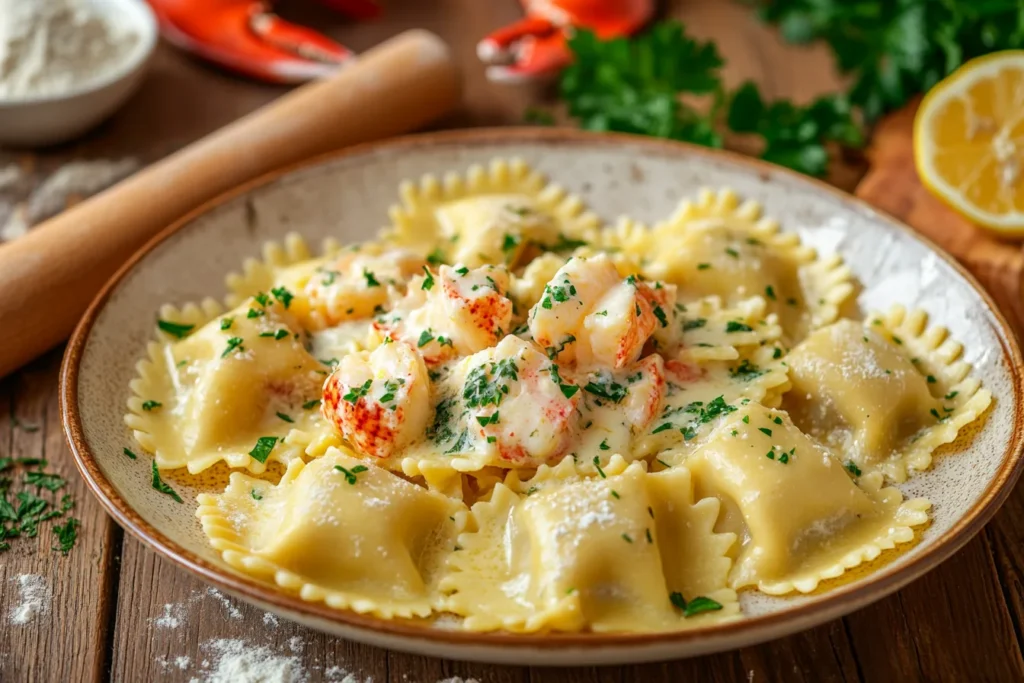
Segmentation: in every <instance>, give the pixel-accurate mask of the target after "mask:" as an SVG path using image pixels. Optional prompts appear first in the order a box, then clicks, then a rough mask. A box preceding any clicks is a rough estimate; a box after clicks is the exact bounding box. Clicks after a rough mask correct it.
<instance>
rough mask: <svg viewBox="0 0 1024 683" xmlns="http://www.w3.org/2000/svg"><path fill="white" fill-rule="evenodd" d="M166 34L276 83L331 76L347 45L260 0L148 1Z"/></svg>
mask: <svg viewBox="0 0 1024 683" xmlns="http://www.w3.org/2000/svg"><path fill="white" fill-rule="evenodd" d="M149 4H150V5H151V6H152V7H153V10H154V11H155V12H156V15H157V18H158V19H159V20H160V28H161V30H162V33H163V35H164V37H165V38H167V39H168V40H169V41H170V42H172V43H174V44H175V45H177V46H178V47H181V48H183V49H185V50H188V51H190V52H193V53H195V54H197V55H199V56H200V57H202V58H203V59H207V60H209V61H211V62H214V63H216V64H219V65H221V66H223V67H225V68H227V69H231V70H232V71H237V72H240V73H243V74H246V75H248V76H253V77H255V78H260V79H263V80H266V81H272V82H275V83H300V82H302V81H308V80H311V79H314V78H320V77H322V76H327V75H330V74H331V73H333V72H335V71H336V70H337V69H338V68H339V67H340V66H341V65H342V64H344V63H345V62H346V61H348V60H349V59H351V57H352V56H353V53H352V51H351V50H349V49H348V48H346V47H344V46H342V45H339V44H338V43H335V42H334V41H333V40H331V39H330V38H327V37H326V36H324V35H321V34H319V33H317V32H316V31H312V30H310V29H307V28H303V27H301V26H298V25H296V24H291V23H288V22H286V21H284V20H282V19H280V18H278V16H277V15H276V14H274V13H273V12H272V11H271V9H270V5H269V4H268V3H266V2H261V1H260V0H149Z"/></svg>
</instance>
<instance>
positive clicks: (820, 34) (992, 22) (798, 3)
mask: <svg viewBox="0 0 1024 683" xmlns="http://www.w3.org/2000/svg"><path fill="white" fill-rule="evenodd" d="M757 4H758V5H759V13H760V14H761V16H762V18H764V19H765V20H766V21H769V22H772V23H775V24H778V27H779V30H780V32H781V33H782V36H783V37H784V38H785V39H786V40H787V41H789V42H792V43H807V42H810V41H813V40H818V39H821V40H824V41H825V42H826V43H828V45H829V46H830V47H831V48H832V51H833V53H834V54H835V58H836V65H837V66H838V68H839V70H840V71H842V72H843V73H844V74H850V75H852V76H853V78H854V84H853V87H852V89H851V90H850V93H849V97H850V102H851V104H853V105H854V106H856V107H859V108H861V110H862V111H863V113H864V117H865V119H866V120H867V121H869V122H870V121H874V120H875V119H877V118H878V117H879V116H881V115H882V114H885V113H886V112H889V111H892V110H893V109H896V108H898V107H900V106H902V105H903V104H904V103H906V102H907V100H909V99H910V98H911V97H913V96H914V95H916V94H917V93H921V92H925V91H927V90H928V89H929V88H931V87H932V86H934V85H935V84H936V83H938V82H939V81H940V80H942V79H943V78H945V77H946V76H947V75H949V74H950V73H951V72H952V71H953V70H955V69H956V68H957V67H958V66H960V65H961V64H963V63H964V61H966V60H968V59H971V58H973V57H977V56H979V55H983V54H987V53H989V52H994V51H996V50H1007V49H1013V48H1020V47H1024V2H1022V0H757Z"/></svg>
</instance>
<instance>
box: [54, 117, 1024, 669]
mask: <svg viewBox="0 0 1024 683" xmlns="http://www.w3.org/2000/svg"><path fill="white" fill-rule="evenodd" d="M523 143H535V144H548V145H562V144H573V145H591V146H620V145H627V144H628V145H631V146H634V147H648V148H650V149H651V150H652V151H653V150H657V151H660V152H661V153H663V154H667V155H681V156H702V157H709V158H716V157H717V158H718V159H723V160H725V161H727V162H729V163H731V164H735V165H740V166H746V167H747V168H749V169H751V170H753V171H755V172H756V173H757V174H758V175H760V176H761V177H763V178H767V176H769V175H776V174H787V175H789V176H790V177H791V180H796V181H798V182H800V183H803V184H805V185H806V186H808V189H809V191H813V192H819V193H828V194H831V195H833V196H834V197H835V198H836V199H837V200H838V201H840V202H841V203H843V204H845V205H846V206H848V207H849V208H850V209H851V210H852V211H854V212H857V213H859V214H861V215H863V216H866V217H868V218H870V219H871V220H874V221H877V222H881V223H885V224H886V225H887V226H888V227H890V228H892V229H894V230H898V231H901V232H903V233H907V234H908V235H909V236H910V237H911V238H912V239H914V240H917V241H918V242H921V243H922V244H923V245H924V246H926V247H927V248H928V249H929V250H930V251H932V252H934V253H935V254H937V255H938V256H939V257H940V258H941V259H943V260H944V261H946V262H947V263H948V264H949V265H950V266H951V267H952V268H953V269H954V270H956V271H957V272H958V273H959V274H960V275H961V276H962V277H963V278H964V279H965V280H966V281H967V283H968V284H969V285H970V286H971V287H972V288H973V289H974V290H975V292H976V294H977V295H978V296H979V298H980V299H981V300H982V301H983V302H984V303H985V305H986V307H987V308H988V310H989V312H990V313H991V315H992V318H993V319H994V321H995V322H996V323H997V325H998V332H999V334H998V335H997V336H998V337H999V339H1000V345H1001V349H1000V351H1001V353H1002V357H1003V359H1004V360H1005V361H1006V367H1007V372H1008V374H1009V375H1010V377H1011V378H1012V380H1013V393H1014V396H1013V399H1014V420H1013V422H1014V423H1013V432H1012V436H1011V439H1010V441H1009V443H1008V444H1007V446H1006V450H1005V451H1004V453H1003V462H1002V464H1001V465H1000V467H999V469H998V471H997V472H996V474H995V476H994V477H993V479H992V482H991V483H990V485H989V486H988V488H987V489H986V490H985V491H984V492H983V494H982V495H981V496H980V497H979V499H978V500H977V501H976V502H975V504H974V505H973V507H971V508H970V509H969V510H968V511H967V512H966V513H965V514H963V515H962V516H961V518H960V519H959V520H957V521H956V522H955V523H954V524H953V526H952V527H951V528H950V529H949V530H948V531H947V532H946V533H945V534H944V536H943V537H941V538H939V539H937V540H936V541H935V542H934V544H933V545H932V546H931V547H930V548H928V549H926V550H925V551H923V552H922V553H921V554H920V555H918V556H916V557H914V558H913V559H911V560H910V561H909V562H907V563H906V564H904V565H900V566H896V567H892V566H890V567H882V568H880V569H879V570H878V571H877V572H875V573H873V574H872V575H871V577H870V578H868V579H865V580H860V581H857V582H854V583H851V584H848V585H844V586H839V587H837V588H835V589H833V590H832V591H830V592H829V593H828V594H827V595H826V596H824V597H823V598H822V599H820V600H817V601H815V602H812V603H808V604H802V605H796V606H794V607H793V608H791V609H786V610H782V611H779V612H776V613H772V614H766V615H761V616H756V617H748V618H744V619H741V620H737V621H734V622H727V623H722V624H717V625H712V626H708V627H703V628H700V629H693V630H688V631H679V632H668V633H652V634H647V633H637V634H590V633H588V634H573V633H545V634H533V635H518V634H507V633H472V632H463V631H455V630H447V629H438V628H424V627H423V626H422V625H416V624H412V623H405V622H401V621H390V620H385V619H380V618H377V617H373V616H369V615H361V614H356V613H355V612H351V611H346V610H336V609H332V608H330V607H327V606H326V605H323V604H319V603H310V602H306V601H303V600H302V599H300V598H298V597H297V596H293V595H289V594H287V593H284V592H281V591H279V590H277V589H276V588H275V587H273V586H271V585H269V584H265V583H261V582H258V581H256V580H253V579H250V578H247V577H244V576H241V575H238V574H234V573H231V572H230V571H228V570H227V569H226V568H224V567H221V566H218V565H216V564H213V563H211V562H208V561H207V560H205V559H203V558H201V557H198V556H197V555H195V554H194V553H192V552H190V551H188V550H186V549H185V548H183V547H181V546H180V545H178V544H177V543H175V542H174V541H173V540H171V539H170V538H168V537H167V536H165V535H164V534H163V533H161V532H160V531H158V530H157V529H156V528H154V527H153V526H152V525H150V524H149V523H148V522H147V521H146V520H145V519H144V518H143V517H142V516H141V515H140V514H139V513H138V512H136V511H135V509H134V508H132V507H131V506H130V505H129V504H128V503H127V502H126V501H125V500H124V499H122V498H121V496H120V495H119V494H118V493H117V491H116V489H115V488H114V487H113V485H112V484H111V482H110V481H109V480H108V479H107V478H106V476H105V475H104V474H103V472H102V470H101V469H100V466H99V464H98V462H97V460H96V458H95V456H94V454H93V453H92V451H91V450H90V448H89V445H88V443H87V442H86V439H85V434H84V430H83V427H82V419H81V414H80V412H79V408H78V379H79V372H80V369H81V360H82V357H83V351H84V349H85V346H86V343H87V341H88V338H89V334H90V332H91V330H92V328H93V325H94V324H95V322H96V320H97V318H98V316H99V313H100V312H101V310H102V309H103V307H104V305H105V304H106V302H107V300H108V298H109V297H110V295H111V294H112V293H113V292H114V290H115V289H116V288H117V286H118V284H119V283H120V282H121V281H122V279H124V278H125V276H126V275H127V274H128V273H129V272H130V271H131V270H132V269H134V268H135V267H136V265H138V264H139V263H140V261H142V259H143V258H144V257H145V256H146V255H147V254H149V253H150V252H151V251H153V250H154V249H155V248H156V247H157V246H158V245H160V244H161V243H162V242H163V241H164V240H166V239H167V238H168V237H170V236H171V235H173V234H175V233H177V232H178V231H179V230H182V229H184V228H185V227H186V226H188V225H190V224H192V222H193V221H194V220H195V219H196V218H198V217H199V216H201V215H203V214H205V213H207V212H209V211H211V210H213V209H215V208H216V207H219V206H221V205H222V204H224V203H226V202H228V201H231V200H233V199H235V198H237V197H240V196H242V195H245V194H247V193H249V192H251V191H253V190H256V189H258V188H261V187H263V186H265V185H268V184H270V183H272V182H274V181H275V180H277V179H279V178H281V177H283V176H286V175H288V174H290V173H292V172H295V171H298V170H300V169H308V168H312V167H315V166H319V165H321V164H325V163H329V162H333V161H338V160H342V159H347V158H354V157H359V156H361V155H367V156H369V155H371V154H373V153H376V152H401V151H403V150H412V149H419V148H423V147H443V146H474V145H481V144H488V145H502V146H507V147H510V148H514V147H515V145H517V144H523ZM510 153H511V154H514V151H511V152H510ZM1022 371H1024V360H1022V356H1021V351H1020V348H1019V346H1018V344H1017V340H1016V337H1015V335H1014V333H1013V331H1012V330H1011V328H1010V326H1009V324H1008V323H1007V321H1006V319H1005V317H1004V316H1003V315H1002V313H1001V312H1000V311H999V309H998V307H997V306H996V304H995V302H994V301H993V299H992V297H991V296H989V294H988V292H986V291H985V289H984V288H983V287H982V286H981V285H980V284H979V283H978V282H977V280H976V279H975V278H974V276H973V275H971V274H970V273H969V272H968V271H967V270H966V269H964V268H963V267H962V266H961V265H960V264H959V263H958V262H957V261H956V260H955V259H953V258H952V257H951V256H949V255H948V254H947V253H945V252H944V251H943V250H942V249H940V248H939V247H938V246H937V245H935V244H934V243H933V242H931V241H930V240H928V239H926V238H924V237H922V236H921V235H919V234H918V233H916V232H914V231H913V230H912V229H911V228H909V227H907V226H906V225H904V224H903V223H901V222H900V221H898V220H896V219H895V218H893V217H891V216H889V215H888V214H886V213H884V212H882V211H879V210H878V209H876V208H874V207H872V206H870V205H869V204H867V203H866V202H864V201H862V200H859V199H857V198H855V197H852V196H850V195H848V194H846V193H844V192H842V191H840V190H838V189H836V188H833V187H831V186H829V185H827V184H825V183H824V182H822V181H819V180H815V179H813V178H809V177H806V176H802V175H800V174H798V173H795V172H792V171H789V170H787V169H784V168H780V167H778V166H775V165H772V164H768V163H766V162H763V161H759V160H757V159H752V158H749V157H745V156H742V155H739V154H735V153H732V152H727V151H723V150H711V149H707V148H703V147H698V146H695V145H690V144H686V143H680V142H674V141H668V140H659V139H652V138H644V137H640V136H633V135H622V134H610V133H601V134H597V133H588V132H583V131H577V130H572V129H563V128H554V129H546V128H490V129H488V128H481V129H470V130H455V131H442V132H433V133H423V134H418V135H409V136H404V137H398V138H391V139H388V140H384V141H379V142H372V143H366V144H361V145H356V146H353V147H349V148H347V149H344V150H340V151H336V152H331V153H329V154H325V155H321V156H318V157H314V158H312V159H309V160H306V161H304V162H300V163H298V164H295V165H292V166H289V167H286V168H284V169H280V170H277V171H274V172H272V173H269V174H266V175H264V176H262V177H260V178H257V179H255V180H253V181H251V182H249V183H246V184H244V185H241V186H239V187H237V188H235V189H233V190H231V191H229V192H226V193H224V194H222V195H220V196H218V197H216V198H214V199H212V200H210V201H208V202H207V203H205V204H203V205H202V206H200V207H199V208H197V209H196V210H194V211H192V212H191V213H189V214H188V215H186V216H185V217H183V218H181V219H180V220H178V221H176V222H175V223H173V224H172V225H170V226H169V227H167V228H166V229H165V230H164V231H163V232H161V233H160V234H159V235H157V236H156V237H154V238H153V239H152V240H150V241H149V242H148V243H147V244H146V245H145V246H144V247H142V248H141V249H140V250H139V251H138V252H136V253H135V254H134V255H133V256H132V257H131V258H130V259H129V260H128V262H127V263H125V264H124V265H123V266H122V267H121V268H120V269H119V270H118V271H117V273H115V274H114V275H113V276H112V277H111V278H110V280H109V281H108V282H107V283H106V285H105V286H104V287H103V290H102V291H101V292H100V293H99V294H98V295H97V296H96V298H95V299H94V300H93V302H92V303H91V304H90V306H89V308H88V310H87V311H86V313H85V315H84V316H83V318H82V320H81V321H80V322H79V324H78V326H77V327H76V329H75V331H74V333H73V334H72V336H71V340H70V342H69V344H68V347H67V350H66V352H65V355H64V360H63V363H62V366H61V373H60V411H61V420H62V423H63V427H64V433H65V437H66V439H67V442H68V445H69V447H70V449H71V452H72V455H73V456H74V459H75V463H76V465H77V467H78V469H79V471H80V472H81V474H82V477H83V478H84V479H85V482H86V484H87V485H88V487H89V489H90V490H91V491H92V493H93V495H95V496H96V498H97V499H98V500H99V501H100V503H101V505H102V506H103V507H104V509H105V510H106V511H107V512H108V513H109V514H110V515H111V516H112V517H113V518H114V520H115V521H117V523H118V524H119V525H120V526H122V527H123V528H124V529H126V530H128V531H129V532H130V533H132V534H133V535H135V536H136V537H137V538H138V539H139V540H141V541H142V542H143V543H145V544H146V545H147V546H149V547H150V548H152V549H153V550H154V551H156V552H157V553H159V554H160V555H162V556H163V557H165V558H167V559H169V560H171V561H172V562H173V563H175V564H177V565H178V566H180V567H182V568H184V569H186V570H188V571H189V572H192V573H193V574H195V575H197V576H198V577H199V578H200V579H202V580H203V581H206V582H208V583H211V584H213V585H215V586H217V587H218V588H221V589H223V590H226V591H228V592H229V593H232V594H234V595H237V596H239V597H241V598H243V599H246V600H249V601H252V602H256V603H259V604H261V605H265V606H267V607H268V608H271V609H277V610H281V611H283V612H287V613H291V614H294V615H296V616H301V617H302V618H303V619H304V620H307V621H308V622H309V623H312V624H313V625H316V624H317V622H319V623H320V624H324V623H326V624H330V625H335V626H337V627H339V628H342V629H344V630H345V631H351V632H352V633H353V635H354V637H359V634H360V632H363V633H366V635H367V636H368V637H370V639H372V640H374V641H376V642H377V644H382V643H383V644H386V645H387V646H392V647H395V646H397V647H400V648H403V649H406V650H408V651H413V652H419V653H425V654H435V655H437V654H439V653H438V652H436V651H434V650H432V649H431V648H432V646H433V647H434V648H437V647H444V646H447V647H453V648H468V649H465V650H461V651H460V653H459V656H460V657H463V658H466V659H478V660H480V661H494V662H498V661H504V662H508V663H520V664H522V663H527V662H525V661H522V660H519V659H517V657H519V656H521V655H525V654H528V652H530V651H533V652H536V651H538V650H539V651H544V652H546V653H548V654H554V651H556V650H561V651H567V652H568V651H572V652H575V653H579V652H580V651H584V652H590V653H593V654H596V651H598V650H602V649H606V648H611V649H614V650H615V651H616V652H621V650H623V649H625V650H633V649H647V648H648V647H657V648H658V649H659V650H660V651H661V652H662V654H658V655H655V656H647V657H645V656H643V655H641V656H639V657H636V658H630V657H628V656H615V655H612V656H610V657H601V656H598V657H596V658H595V659H593V660H588V662H587V663H592V664H598V663H610V662H617V661H646V660H655V659H667V658H670V657H672V656H673V655H671V654H669V655H667V656H666V655H665V654H664V650H663V649H662V648H664V647H671V646H672V645H673V644H677V645H679V646H680V650H684V651H685V652H681V653H680V654H681V655H682V656H686V655H688V654H696V652H695V650H699V652H700V653H710V652H715V651H721V650H725V649H731V648H735V647H742V646H745V645H748V644H752V643H755V642H761V641H765V640H770V639H774V638H777V637H781V636H784V635H788V634H790V633H793V632H796V631H798V630H803V629H807V628H811V627H813V626H816V625H818V624H821V623H823V622H825V621H828V620H830V619H834V618H837V617H840V616H842V615H844V614H848V613H850V612H852V611H854V610H856V609H859V608H861V607H864V606H866V605H868V604H870V603H872V602H874V601H876V600H879V599H881V598H883V597H885V596H887V595H889V594H891V593H893V592H895V591H897V590H899V589H900V588H902V587H903V586H905V585H907V584H908V583H910V582H911V581H913V580H915V579H917V578H919V577H920V576H922V575H923V574H924V573H925V572H927V571H930V570H931V569H934V568H935V567H936V566H937V565H938V564H940V563H941V562H943V561H945V560H946V559H948V558H949V557H950V556H951V555H953V553H955V552H956V551H957V550H959V549H960V548H961V547H963V546H964V545H965V544H966V543H967V542H968V541H969V540H970V539H971V538H972V537H973V536H974V535H975V534H977V533H978V532H979V531H980V530H981V529H982V527H983V526H984V525H985V523H986V522H988V521H989V519H991V518H992V516H993V515H994V514H995V512H996V510H997V509H998V508H999V507H1000V506H1001V505H1002V503H1003V502H1004V501H1005V500H1006V498H1007V496H1008V495H1009V493H1010V491H1011V490H1012V488H1013V484H1014V483H1015V482H1016V481H1017V478H1018V477H1019V476H1020V474H1021V470H1022V466H1024V420H1022V416H1021V411H1022V407H1024V402H1022V395H1024V376H1022ZM319 627H320V628H323V626H322V625H321V626H319ZM700 641H703V642H700ZM698 643H699V645H698ZM473 648H478V649H480V650H481V654H477V655H474V653H473V651H472V649H473ZM495 649H497V650H501V651H503V652H504V653H505V654H503V655H502V656H494V655H493V654H488V653H493V652H494V650H495ZM484 651H486V652H484ZM609 654H611V653H609ZM680 654H676V655H674V656H680ZM553 659H559V658H558V657H553ZM564 659H570V658H569V657H566V658H564ZM555 663H560V662H555Z"/></svg>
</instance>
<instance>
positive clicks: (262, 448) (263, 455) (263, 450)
mask: <svg viewBox="0 0 1024 683" xmlns="http://www.w3.org/2000/svg"><path fill="white" fill-rule="evenodd" d="M277 440H278V437H276V436H261V437H260V438H258V439H256V445H255V446H254V447H253V449H252V450H251V451H249V455H250V456H251V457H252V459H253V460H255V461H256V462H261V463H265V462H267V458H269V457H270V452H271V451H272V450H274V446H276V445H277Z"/></svg>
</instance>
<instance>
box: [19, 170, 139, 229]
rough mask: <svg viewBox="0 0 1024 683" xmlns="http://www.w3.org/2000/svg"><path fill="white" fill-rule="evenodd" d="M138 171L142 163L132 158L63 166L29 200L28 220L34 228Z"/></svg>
mask: <svg viewBox="0 0 1024 683" xmlns="http://www.w3.org/2000/svg"><path fill="white" fill-rule="evenodd" d="M138 168H139V162H138V161H137V160H135V159H131V158H127V159H117V160H114V159H91V160H89V161H72V162H70V163H67V164H64V165H63V166H61V167H60V168H58V169H57V170H56V171H55V172H54V173H53V175H51V176H50V177H49V178H47V179H46V180H44V181H43V183H42V184H41V185H40V186H39V187H38V188H36V190H35V192H33V193H32V196H31V197H29V199H28V202H27V210H26V218H27V219H28V221H29V223H30V224H32V225H35V224H36V223H38V222H40V221H43V220H46V219H47V218H50V217H52V216H55V215H57V214H58V213H60V212H61V211H63V210H64V209H65V208H66V207H67V205H68V203H69V202H70V201H71V200H72V199H84V198H85V197H89V196H91V195H94V194H96V193H97V192H100V191H101V190H105V189H106V188H108V187H110V186H111V185H113V184H114V183H116V182H117V181H119V180H122V179H123V178H126V177H127V176H129V175H131V174H132V173H134V172H135V171H136V169H138Z"/></svg>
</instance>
